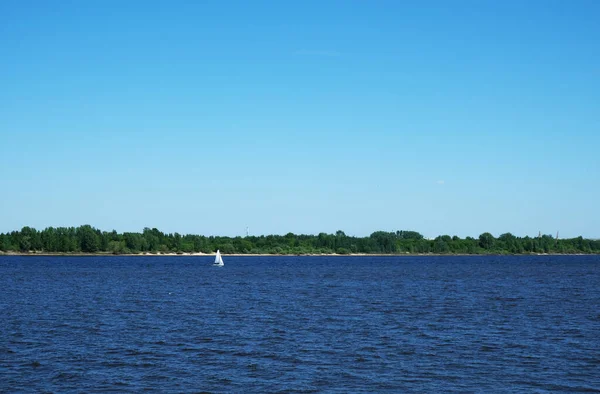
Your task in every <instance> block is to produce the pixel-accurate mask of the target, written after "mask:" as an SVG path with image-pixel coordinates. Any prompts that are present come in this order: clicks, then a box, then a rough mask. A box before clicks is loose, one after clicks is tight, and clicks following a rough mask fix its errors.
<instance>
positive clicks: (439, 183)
mask: <svg viewBox="0 0 600 394" xmlns="http://www.w3.org/2000/svg"><path fill="white" fill-rule="evenodd" d="M436 183H437V184H438V185H443V184H444V183H446V181H437V182H436Z"/></svg>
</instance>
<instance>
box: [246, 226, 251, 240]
mask: <svg viewBox="0 0 600 394" xmlns="http://www.w3.org/2000/svg"><path fill="white" fill-rule="evenodd" d="M248 236H250V229H249V228H248V226H246V237H248Z"/></svg>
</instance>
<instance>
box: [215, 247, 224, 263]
mask: <svg viewBox="0 0 600 394" xmlns="http://www.w3.org/2000/svg"><path fill="white" fill-rule="evenodd" d="M213 265H218V266H223V265H225V264H223V258H222V257H221V252H219V251H218V250H217V255H216V256H215V262H214V264H213Z"/></svg>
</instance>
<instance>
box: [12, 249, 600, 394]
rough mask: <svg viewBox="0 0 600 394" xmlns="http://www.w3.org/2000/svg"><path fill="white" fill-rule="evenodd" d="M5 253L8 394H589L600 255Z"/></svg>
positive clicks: (598, 340) (594, 376)
mask: <svg viewBox="0 0 600 394" xmlns="http://www.w3.org/2000/svg"><path fill="white" fill-rule="evenodd" d="M224 259H225V264H226V265H225V267H223V268H216V267H211V262H212V261H211V260H212V259H211V258H209V257H0V333H1V337H0V391H1V392H23V391H25V392H57V393H65V392H70V391H72V392H108V391H120V392H137V391H144V390H147V391H157V392H192V391H196V392H197V391H211V392H265V391H267V392H273V391H285V392H293V391H297V392H332V391H337V392H360V391H368V392H382V391H393V392H411V391H416V392H448V391H463V392H464V391H467V392H469V391H471V392H473V391H474V392H519V391H521V392H570V393H573V392H593V391H599V390H600V257H598V256H535V257H400V258H397V257H393V258H390V257H231V256H230V257H228V256H225V258H224Z"/></svg>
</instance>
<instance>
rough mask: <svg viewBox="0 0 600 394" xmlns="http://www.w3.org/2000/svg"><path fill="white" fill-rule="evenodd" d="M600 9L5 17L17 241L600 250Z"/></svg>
mask: <svg viewBox="0 0 600 394" xmlns="http://www.w3.org/2000/svg"><path fill="white" fill-rule="evenodd" d="M599 15H600V3H599V2H597V1H583V0H577V1H573V2H566V1H550V0H544V1H534V0H532V1H502V2H498V1H452V2H449V1H426V2H416V1H415V2H401V1H304V2H288V1H271V2H266V1H239V2H228V1H169V2H167V1H126V2H122V1H87V2H66V1H65V2H60V1H57V2H47V1H3V2H2V3H0V54H1V55H0V56H1V61H0V86H1V88H0V206H1V209H0V232H6V231H12V230H15V229H20V228H21V227H23V226H25V225H28V226H34V227H36V228H44V227H47V226H55V227H56V226H77V225H80V224H85V223H89V224H92V225H93V226H95V227H98V228H101V229H103V230H111V229H116V230H118V231H141V230H142V228H143V227H146V226H147V227H157V228H159V229H161V230H163V231H166V232H175V231H178V232H181V233H195V234H206V235H211V234H214V235H216V234H221V235H243V234H244V232H245V228H246V226H249V227H250V232H251V233H252V234H271V233H277V234H285V233H287V232H290V231H291V232H294V233H318V232H322V231H323V232H334V231H336V230H338V229H342V230H344V231H345V232H346V233H347V234H353V235H361V236H362V235H368V234H370V233H371V232H373V231H376V230H386V231H395V230H416V231H419V232H421V233H423V234H424V235H426V236H430V237H433V236H436V235H439V234H450V235H455V234H456V235H459V236H478V235H479V234H480V233H482V232H484V231H490V232H492V233H493V234H494V235H499V234H501V233H504V232H512V233H514V234H516V235H522V236H523V235H537V233H538V231H542V233H552V234H555V233H556V231H560V235H561V237H562V236H564V237H570V236H578V235H583V236H586V237H600V228H599V227H598V223H600V209H598V204H597V201H598V197H599V196H600V182H599V181H600V176H599V173H600V155H599V152H598V148H599V147H600V51H598V42H600V25H598V23H597V21H598V16H599Z"/></svg>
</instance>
